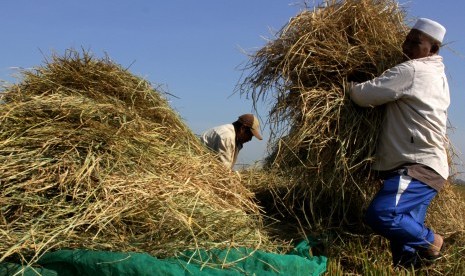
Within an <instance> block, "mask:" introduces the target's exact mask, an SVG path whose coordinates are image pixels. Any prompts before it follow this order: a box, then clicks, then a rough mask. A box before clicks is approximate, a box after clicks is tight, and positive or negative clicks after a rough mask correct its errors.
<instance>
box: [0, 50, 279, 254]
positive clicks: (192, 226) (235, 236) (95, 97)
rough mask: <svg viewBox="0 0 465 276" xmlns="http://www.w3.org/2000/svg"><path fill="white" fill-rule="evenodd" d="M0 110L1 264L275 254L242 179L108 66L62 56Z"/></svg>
mask: <svg viewBox="0 0 465 276" xmlns="http://www.w3.org/2000/svg"><path fill="white" fill-rule="evenodd" d="M4 92H5V94H4V96H3V100H4V102H5V103H4V104H2V106H1V109H0V128H1V130H0V175H1V180H0V203H1V209H0V229H1V230H0V240H1V241H2V242H1V243H0V261H3V260H6V259H10V258H14V259H16V260H18V258H19V259H20V260H21V261H23V262H34V260H36V259H37V258H38V257H40V256H41V254H43V253H44V252H46V251H48V250H51V249H59V248H87V249H99V250H112V251H143V252H148V253H151V254H154V255H156V256H166V255H171V254H173V253H174V252H178V251H181V250H186V249H195V248H202V249H209V248H214V247H227V246H247V247H253V248H257V247H260V246H261V248H266V246H271V243H268V242H267V240H266V236H264V235H262V231H261V222H260V218H259V212H258V208H257V206H256V205H255V203H253V201H252V200H251V198H250V195H251V193H250V192H249V191H248V190H247V189H246V188H244V187H243V185H242V184H241V183H240V180H239V178H237V177H234V176H232V175H229V174H228V171H226V169H224V168H223V166H222V164H220V163H219V162H218V161H217V160H216V158H215V157H214V156H213V155H212V154H210V153H208V151H207V150H206V149H205V148H204V147H203V146H202V145H201V144H200V143H199V141H198V139H196V137H195V135H194V134H193V133H192V132H191V131H190V130H189V129H188V128H187V127H186V125H185V124H184V123H183V122H182V120H181V119H180V117H179V116H178V115H177V113H175V112H174V111H173V110H172V109H171V108H170V107H169V105H168V102H167V100H166V99H165V97H164V96H163V95H162V94H161V92H159V91H157V90H155V89H154V88H152V87H151V85H150V84H149V83H148V82H147V81H145V80H143V79H141V78H138V77H136V76H133V75H132V74H130V73H129V72H128V71H127V70H125V69H123V68H121V67H120V66H119V65H116V64H114V63H113V62H112V61H111V60H110V59H109V58H108V57H106V58H103V59H96V58H94V57H93V56H92V55H90V54H89V53H86V52H84V53H82V54H80V53H78V52H76V51H74V50H69V51H67V52H66V54H65V55H64V56H63V57H59V56H56V55H54V56H53V57H52V59H51V60H50V61H46V64H45V65H44V66H42V67H39V68H37V69H34V70H33V71H25V72H23V79H22V81H21V82H20V83H19V84H17V85H14V86H11V87H9V88H8V89H7V90H6V91H4Z"/></svg>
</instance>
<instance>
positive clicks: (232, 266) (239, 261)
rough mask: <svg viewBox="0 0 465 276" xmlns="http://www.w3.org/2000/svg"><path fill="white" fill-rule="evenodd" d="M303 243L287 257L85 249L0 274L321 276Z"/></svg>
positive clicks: (318, 259)
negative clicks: (171, 255) (167, 254)
mask: <svg viewBox="0 0 465 276" xmlns="http://www.w3.org/2000/svg"><path fill="white" fill-rule="evenodd" d="M309 249H310V246H309V244H308V242H306V241H303V242H300V243H299V244H298V245H297V246H296V247H295V248H294V250H293V251H292V252H290V253H288V254H285V255H284V254H274V253H267V252H263V251H254V250H251V249H246V248H238V249H228V250H211V251H204V250H198V251H188V252H183V253H182V254H180V256H178V257H176V258H167V259H158V258H156V257H153V256H151V255H149V254H145V253H122V252H108V251H91V250H59V251H55V252H48V253H46V254H45V255H44V256H43V257H41V258H40V259H39V261H38V262H37V263H36V264H34V266H32V267H30V266H22V265H19V264H14V263H6V262H4V263H1V264H0V275H15V274H16V273H17V275H26V276H32V275H43V276H52V275H60V276H62V275H63V276H64V275H66V276H73V275H76V276H77V275H79V276H81V275H99V276H105V275H218V276H220V275H221V276H223V275H225V276H228V275H293V276H294V275H321V274H323V273H324V272H325V271H326V262H327V259H326V257H325V256H310V254H309Z"/></svg>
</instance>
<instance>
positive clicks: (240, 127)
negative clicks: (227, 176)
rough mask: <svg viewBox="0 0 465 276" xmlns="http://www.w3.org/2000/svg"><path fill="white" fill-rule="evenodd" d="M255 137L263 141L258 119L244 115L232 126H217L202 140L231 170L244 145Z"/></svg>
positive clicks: (205, 133) (201, 138)
mask: <svg viewBox="0 0 465 276" xmlns="http://www.w3.org/2000/svg"><path fill="white" fill-rule="evenodd" d="M253 136H255V137H256V138H257V139H258V140H262V139H263V138H262V136H261V134H260V126H259V123H258V119H257V117H255V116H254V115H253V114H243V115H241V116H239V118H238V119H237V120H236V121H235V122H233V123H232V124H225V125H221V126H217V127H214V128H211V129H209V130H207V131H205V132H204V133H203V134H202V137H200V140H201V141H202V143H203V144H205V145H206V146H207V147H208V148H210V149H211V150H213V151H214V152H216V153H217V154H218V158H219V159H220V161H221V162H222V163H223V164H224V165H225V166H226V167H227V168H229V169H231V170H232V169H233V167H234V165H235V164H236V160H237V156H238V154H239V151H240V150H241V149H242V147H243V145H244V143H247V142H249V141H250V140H252V137H253Z"/></svg>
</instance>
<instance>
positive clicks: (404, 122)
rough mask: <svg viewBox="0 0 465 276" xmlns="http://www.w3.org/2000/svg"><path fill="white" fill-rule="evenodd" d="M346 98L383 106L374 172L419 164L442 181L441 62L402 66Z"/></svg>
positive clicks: (444, 103) (445, 92)
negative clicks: (383, 116) (439, 176)
mask: <svg viewBox="0 0 465 276" xmlns="http://www.w3.org/2000/svg"><path fill="white" fill-rule="evenodd" d="M350 97H351V99H352V100H353V101H354V102H355V103H356V104H358V105H360V106H364V107H369V106H377V105H383V104H385V105H386V114H385V118H384V122H383V125H382V129H381V133H380V136H379V140H378V145H377V150H376V155H375V162H374V164H373V169H375V170H381V171H384V170H390V169H394V168H397V167H398V166H401V165H402V164H405V163H418V164H423V165H426V166H428V167H430V168H432V169H433V170H435V171H436V172H437V173H438V174H440V175H441V176H442V177H443V178H444V179H447V177H448V176H449V165H448V158H447V147H448V139H447V136H446V128H447V108H448V107H449V104H450V96H449V85H448V82H447V78H446V75H445V72H444V64H443V62H442V57H441V56H439V55H433V56H430V57H425V58H420V59H414V60H409V61H406V62H404V63H401V64H399V65H397V66H395V67H393V68H391V69H389V70H387V71H385V72H384V73H383V74H382V75H381V76H379V77H377V78H374V79H373V80H370V81H366V82H363V83H359V84H355V85H353V86H352V89H351V91H350Z"/></svg>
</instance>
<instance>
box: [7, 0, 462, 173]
mask: <svg viewBox="0 0 465 276" xmlns="http://www.w3.org/2000/svg"><path fill="white" fill-rule="evenodd" d="M307 2H308V3H314V1H311V0H307ZM315 2H316V3H319V1H315ZM302 3H303V1H291V0H279V1H278V0H198V1H188V0H184V1H181V0H163V1H162V0H159V1H153V0H152V1H150V0H133V1H129V0H126V1H123V0H100V1H99V0H92V1H90V0H80V1H71V0H68V1H63V0H41V1H34V0H29V1H26V0H15V1H3V3H2V7H1V9H0V18H1V19H0V20H1V22H2V26H3V28H2V29H3V32H2V42H1V43H0V52H1V53H2V56H1V58H0V80H4V81H7V82H10V83H11V82H15V81H16V79H15V78H14V77H12V76H14V75H15V74H16V73H17V70H16V69H14V68H31V67H34V66H38V65H41V64H43V61H44V58H45V57H48V56H50V54H51V53H52V52H56V53H58V54H62V53H63V52H64V51H65V50H66V49H69V48H75V49H81V48H84V49H87V50H90V51H91V52H92V53H94V54H95V56H97V57H101V56H103V55H104V54H105V53H107V54H108V55H109V56H110V57H111V58H112V59H113V60H114V61H115V62H116V63H118V64H121V65H122V66H124V67H129V68H130V71H131V72H132V73H133V74H136V75H138V76H141V77H144V78H146V79H147V80H149V81H150V82H152V84H154V86H160V87H161V88H162V90H164V91H167V92H169V93H171V94H173V95H175V96H176V97H171V98H170V99H171V106H172V107H173V108H175V109H176V110H177V111H178V112H179V114H180V115H181V116H182V117H183V118H184V120H185V121H186V123H187V124H188V125H189V126H190V127H191V129H192V130H193V131H194V132H195V133H201V132H202V131H204V130H206V129H207V128H210V127H212V126H216V125H219V124H223V123H230V122H232V121H234V120H235V119H236V118H237V116H239V115H240V114H243V113H249V112H251V111H252V102H251V101H250V100H247V99H245V98H243V97H242V98H241V97H240V96H239V95H237V94H233V91H234V88H235V86H236V84H237V83H238V81H239V80H240V76H241V73H242V71H240V70H239V69H238V68H240V66H241V65H243V64H244V63H246V62H247V56H246V54H245V53H244V52H243V50H245V51H246V52H253V51H255V50H257V49H259V48H261V47H262V46H263V45H264V44H265V43H266V40H265V38H271V37H272V35H273V34H274V33H275V32H276V31H278V30H279V29H280V28H281V27H282V26H284V25H285V24H286V23H287V22H288V21H289V19H290V18H291V17H292V16H294V15H296V14H298V12H299V11H300V10H301V8H302ZM399 3H401V4H403V5H406V8H407V12H408V15H409V16H410V17H428V18H431V19H433V20H437V21H439V22H441V23H442V24H443V25H444V26H445V27H446V28H447V34H446V38H445V42H446V43H448V45H449V47H450V48H451V49H452V50H451V49H448V48H443V49H442V50H441V55H443V56H444V59H445V64H446V67H447V73H448V76H449V85H450V89H451V101H452V103H451V106H450V109H449V120H450V122H451V124H452V125H453V126H454V127H455V128H456V129H455V130H454V131H453V132H450V133H449V136H450V137H451V139H452V143H453V144H454V146H455V147H456V148H457V150H458V151H459V154H460V155H461V156H463V154H462V153H464V152H465V141H464V140H465V139H463V138H464V137H465V108H464V107H463V104H464V103H465V96H464V93H463V89H464V87H465V85H464V78H463V73H464V57H463V55H465V42H464V40H465V33H464V32H465V31H464V28H463V26H464V25H465V19H463V11H464V10H465V1H456V0H454V1H452V0H444V1H442V2H440V3H439V2H438V1H433V0H413V1H408V2H407V1H399ZM266 114H267V113H266V109H265V108H262V109H260V110H259V115H260V116H262V117H264V118H265V117H266ZM267 138H268V137H267V128H265V129H264V141H260V142H259V141H257V140H255V139H254V140H252V141H251V142H249V143H247V144H245V146H244V149H243V151H242V152H241V154H240V156H239V161H238V162H239V163H252V162H254V161H255V160H259V159H261V158H262V157H263V156H264V154H265V150H266V140H267ZM460 170H462V171H463V170H464V169H463V167H461V168H460ZM462 178H463V175H462Z"/></svg>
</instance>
